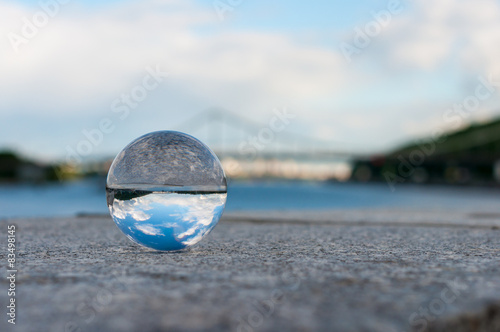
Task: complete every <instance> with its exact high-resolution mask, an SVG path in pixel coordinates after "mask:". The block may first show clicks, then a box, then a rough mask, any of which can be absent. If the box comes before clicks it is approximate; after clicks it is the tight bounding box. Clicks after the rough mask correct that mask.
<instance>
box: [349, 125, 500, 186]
mask: <svg viewBox="0 0 500 332" xmlns="http://www.w3.org/2000/svg"><path fill="white" fill-rule="evenodd" d="M353 180H355V181H387V182H398V183H403V182H416V183H454V184H495V183H497V182H498V180H500V119H497V120H495V121H492V122H489V123H486V124H474V125H471V126H470V127H467V128H465V129H462V130H458V131H455V132H451V133H447V134H445V135H443V136H441V137H436V138H431V137H429V138H427V139H424V140H421V141H419V142H417V143H412V144H408V145H405V146H403V147H402V148H400V149H397V150H395V151H393V152H391V153H389V154H387V155H383V156H376V157H373V158H371V159H370V160H358V161H356V162H355V164H354V170H353Z"/></svg>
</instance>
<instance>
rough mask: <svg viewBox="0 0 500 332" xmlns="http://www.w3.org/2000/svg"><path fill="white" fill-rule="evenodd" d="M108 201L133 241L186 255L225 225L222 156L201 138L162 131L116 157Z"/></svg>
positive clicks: (119, 223)
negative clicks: (223, 222)
mask: <svg viewBox="0 0 500 332" xmlns="http://www.w3.org/2000/svg"><path fill="white" fill-rule="evenodd" d="M106 197H107V204H108V208H109V211H110V214H111V216H112V218H113V220H114V222H115V223H116V225H117V226H118V228H120V230H121V231H122V232H123V233H124V234H125V235H126V236H127V237H128V238H129V239H130V240H132V241H134V242H136V243H138V244H140V245H142V246H145V247H148V248H152V249H156V250H166V251H170V250H181V249H184V248H186V247H189V246H192V245H194V244H196V243H198V242H199V241H200V240H201V239H203V238H204V237H205V236H206V235H207V234H208V233H210V231H211V230H212V229H213V228H214V227H215V226H216V225H217V223H218V222H219V219H220V217H221V216H222V212H223V211H224V206H225V204H226V198H227V185H226V176H225V175H224V170H223V169H222V165H221V163H220V161H219V159H218V158H217V156H216V155H215V154H214V153H213V152H212V150H210V148H209V147H207V146H206V145H205V144H203V143H202V142H201V141H199V140H198V139H196V138H194V137H192V136H190V135H187V134H184V133H180V132H176V131H158V132H153V133H149V134H146V135H144V136H142V137H139V138H138V139H136V140H134V141H133V142H132V143H130V144H129V145H127V146H126V147H125V148H124V149H123V150H122V151H121V152H120V153H119V154H118V155H117V156H116V158H115V160H114V161H113V163H112V165H111V168H110V169H109V173H108V178H107V181H106Z"/></svg>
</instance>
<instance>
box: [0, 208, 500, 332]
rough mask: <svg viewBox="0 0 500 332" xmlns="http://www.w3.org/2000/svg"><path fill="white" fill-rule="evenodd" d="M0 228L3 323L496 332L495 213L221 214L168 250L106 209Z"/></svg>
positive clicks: (30, 327)
mask: <svg viewBox="0 0 500 332" xmlns="http://www.w3.org/2000/svg"><path fill="white" fill-rule="evenodd" d="M9 225H16V232H15V236H16V241H17V242H16V244H17V246H16V248H17V252H16V254H17V262H16V264H17V265H16V268H17V270H18V272H17V275H16V294H15V299H16V304H17V307H16V309H17V317H16V326H11V325H10V324H8V323H7V317H6V316H7V315H5V314H2V316H3V318H2V321H0V330H1V331H18V332H20V331H23V332H24V331H26V332H30V331H40V330H47V331H96V332H99V331H142V332H147V331H159V330H175V331H219V330H227V331H287V330H288V331H299V330H329V331H384V332H386V331H389V332H390V331H397V332H403V331H412V330H417V331H425V330H432V331H438V330H439V331H442V330H445V331H447V330H449V331H495V329H496V331H498V330H500V328H499V327H500V312H499V311H498V307H497V305H498V303H500V278H499V275H500V265H499V264H498V258H499V254H500V215H497V214H495V213H483V214H481V213H465V212H460V211H455V212H451V213H445V212H439V211H433V212H428V213H416V212H409V211H394V210H386V211H382V210H378V211H338V212H326V211H324V212H318V213H315V212H311V211H309V212H307V211H304V212H301V213H298V212H294V213H291V212H290V213H288V214H287V213H282V212H274V213H270V212H265V213H264V212H263V213H247V214H244V213H228V214H226V215H225V217H224V218H223V220H222V221H221V223H220V224H219V225H218V226H217V227H216V228H215V230H214V231H213V232H212V234H211V235H210V236H209V237H208V238H207V239H206V240H205V241H202V242H201V243H200V244H199V245H198V246H197V247H196V248H194V249H191V250H188V251H185V252H179V253H158V252H154V251H150V250H147V249H143V248H141V247H139V246H137V245H134V244H133V243H131V242H130V241H129V240H128V239H126V238H125V237H124V236H123V235H122V234H121V233H120V231H119V230H118V229H117V227H116V226H115V225H114V223H113V221H112V220H111V219H110V218H109V217H107V216H102V217H100V216H94V217H91V216H87V217H85V216H82V217H79V218H57V219H54V218H45V219H10V220H3V221H0V227H1V229H2V232H3V234H6V233H7V227H8V226H9ZM6 250H7V249H6V247H5V246H4V249H3V252H0V258H1V259H2V261H7V251H6ZM4 266H5V265H4ZM3 270H4V274H6V273H7V272H6V269H5V268H4V269H3ZM0 287H2V288H4V290H2V291H0V299H1V303H4V304H5V303H7V301H8V300H9V299H8V298H7V289H8V287H9V282H8V280H7V279H6V278H2V282H1V283H0ZM2 307H4V309H3V310H4V311H5V310H7V309H6V306H4V305H2ZM457 322H459V323H458V325H459V326H460V328H461V330H460V329H458V328H457V325H456V324H457ZM454 324H455V325H454Z"/></svg>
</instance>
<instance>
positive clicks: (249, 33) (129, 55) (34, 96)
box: [0, 0, 500, 153]
mask: <svg viewBox="0 0 500 332" xmlns="http://www.w3.org/2000/svg"><path fill="white" fill-rule="evenodd" d="M208 7H209V9H208V10H207V9H203V8H202V7H200V6H198V5H196V4H195V3H193V2H190V1H184V0H145V1H131V2H116V3H114V4H110V5H107V6H104V7H100V8H99V10H96V9H89V8H84V7H79V6H78V4H77V3H73V2H71V3H70V4H68V5H66V6H64V7H63V8H61V11H60V13H59V14H58V15H57V16H56V17H55V18H53V19H51V21H50V23H49V24H48V25H47V26H46V27H45V28H43V29H41V30H40V32H39V34H38V35H37V36H36V37H35V38H33V40H31V41H30V42H29V44H27V45H21V48H20V52H19V53H18V54H16V53H15V52H14V51H13V49H12V47H11V46H10V44H9V41H8V39H7V38H5V36H6V34H7V33H8V32H17V33H19V32H20V29H21V25H22V21H21V19H22V17H24V16H25V17H31V16H32V15H33V14H34V9H33V8H29V7H24V6H22V5H19V4H15V3H13V2H2V1H1V0H0V35H1V37H2V38H0V51H1V54H2V57H3V59H2V61H0V72H1V73H2V76H1V77H0V90H1V91H2V98H1V99H0V114H2V115H4V114H8V113H10V112H13V111H16V112H17V111H18V110H23V112H24V114H23V116H27V115H30V114H32V115H33V114H36V115H40V114H43V115H45V116H47V117H52V118H55V117H59V116H62V115H64V116H67V115H68V114H72V115H74V116H73V117H72V118H71V121H72V123H73V125H74V122H75V120H74V119H75V118H76V119H78V118H86V119H88V118H89V117H92V118H97V119H98V118H99V117H102V116H107V115H108V114H109V111H110V110H109V107H110V104H111V102H112V101H113V100H114V99H115V98H118V97H119V96H120V95H121V94H122V93H123V92H128V91H129V90H130V88H131V87H133V86H134V85H136V84H138V83H140V80H141V79H142V77H143V76H144V75H145V67H147V66H156V65H157V64H158V65H160V66H161V68H162V69H164V70H166V71H169V72H170V76H169V78H168V79H167V82H166V83H165V86H164V87H162V88H160V89H158V91H155V93H154V95H152V96H151V99H149V98H148V100H147V102H148V104H147V106H145V107H148V110H151V111H150V112H148V113H147V114H148V116H147V117H148V118H149V120H148V119H146V117H144V119H138V118H136V120H137V121H136V120H134V123H129V124H123V125H122V124H120V125H121V126H122V127H126V129H127V130H123V131H128V132H132V131H133V130H136V131H140V132H144V131H145V130H151V129H150V128H151V127H152V125H151V124H150V123H149V122H148V123H147V124H145V123H146V122H147V121H150V122H151V121H155V122H160V123H166V124H165V127H168V126H170V125H172V124H177V123H179V122H180V121H181V120H183V118H182V115H183V114H185V113H187V112H186V109H184V108H182V107H183V105H184V107H186V106H185V105H189V106H190V107H192V108H196V110H192V112H194V111H201V110H203V109H204V108H206V107H210V106H214V105H215V106H224V107H226V108H228V109H230V110H235V111H237V112H245V113H248V114H247V117H251V118H260V120H264V121H266V119H267V116H268V114H269V113H270V111H271V110H272V109H273V108H275V107H281V106H283V105H285V106H287V107H289V108H291V109H294V113H296V114H297V121H296V122H297V123H300V128H305V129H304V130H308V131H309V132H310V135H309V133H306V135H309V136H314V135H316V136H320V137H321V138H323V139H325V140H329V139H336V140H340V141H352V140H353V139H354V140H356V139H357V140H359V141H358V142H355V143H356V144H355V145H365V144H368V145H369V146H371V147H373V146H374V145H373V144H375V143H376V142H377V141H381V140H383V141H384V142H390V141H391V140H395V139H400V138H402V137H403V136H402V133H404V132H411V133H412V134H415V132H416V131H418V130H417V129H418V128H419V127H423V128H425V127H428V124H427V122H426V121H428V119H430V118H440V117H439V116H436V115H435V113H437V112H442V111H443V108H441V107H442V105H443V102H445V103H446V102H449V101H448V100H445V101H443V100H438V101H436V104H435V105H436V106H435V107H430V108H428V109H417V108H416V107H408V106H409V104H412V103H414V100H398V101H393V99H394V94H395V93H397V92H394V91H392V86H395V85H396V86H397V85H401V84H399V81H398V80H403V79H404V80H406V81H405V83H406V85H407V86H410V85H411V84H408V81H411V80H412V79H414V77H415V75H421V74H422V73H425V72H436V71H439V70H440V69H441V68H442V67H443V66H451V67H452V70H455V71H457V72H460V75H462V76H460V78H459V79H457V83H456V84H457V85H460V84H463V82H462V81H461V80H470V78H471V77H473V78H475V77H476V76H477V75H483V76H487V75H489V74H490V73H497V74H498V75H499V76H498V77H499V78H498V79H500V67H499V66H498V65H497V63H498V59H499V58H500V34H499V33H498V31H500V5H499V3H498V2H497V1H495V0H469V1H463V0H462V1H455V0H440V1H430V0H426V1H418V2H412V5H411V6H410V7H409V8H408V9H407V10H406V11H405V12H404V13H402V14H401V15H398V16H397V17H394V19H393V21H392V22H391V24H389V26H388V27H386V28H385V29H384V30H383V31H382V33H381V34H380V36H377V37H376V39H374V40H373V42H372V43H371V44H370V46H368V47H367V48H366V49H363V50H362V53H363V54H361V55H359V57H355V58H354V59H353V62H352V63H351V64H350V65H349V64H348V63H347V62H346V61H345V59H344V58H343V57H342V55H341V54H340V51H339V50H338V47H337V46H338V43H339V42H340V41H338V40H334V35H333V34H332V41H331V42H332V45H330V47H328V45H327V46H325V45H324V44H323V45H320V44H318V45H312V44H310V43H309V44H307V45H306V44H303V43H301V42H299V41H298V38H296V36H295V35H294V33H293V32H290V33H286V32H279V33H278V32H269V31H258V30H252V29H251V28H248V29H246V30H241V29H239V30H235V29H231V28H230V27H229V26H225V25H224V24H222V23H221V22H219V21H218V18H217V15H216V14H215V13H214V12H213V10H212V8H210V6H208ZM375 9H376V8H374V10H375ZM238 10H241V11H243V10H244V9H243V8H240V9H238ZM367 11H369V9H367ZM355 25H356V24H355V22H353V27H354V26H355ZM348 33H349V34H351V33H352V31H349V32H348ZM415 73H417V74H415ZM396 76H397V77H396ZM395 77H396V78H395ZM428 79H429V80H430V79H431V78H428ZM432 79H434V77H433V78H432ZM394 82H396V83H394ZM384 84H387V86H388V88H386V89H381V91H385V92H383V93H384V96H381V98H380V100H381V102H380V104H376V103H370V102H366V101H364V100H365V99H367V98H364V96H366V95H367V92H368V91H371V90H373V88H374V87H379V86H380V85H382V86H385V85H384ZM353 91H354V93H353ZM425 93H431V92H425ZM345 95H348V96H352V97H350V99H349V100H344V101H342V103H341V105H340V106H339V103H338V101H339V99H341V98H342V97H343V96H345ZM418 97H420V95H419V96H418ZM421 97H422V98H421V99H426V97H427V95H425V94H424V95H422V96H421ZM460 100H461V98H458V100H457V102H458V101H460ZM391 101H392V104H391V105H389V106H390V107H387V105H388V104H389V103H391ZM492 103H493V101H492ZM317 104H321V107H319V108H315V107H314V105H317ZM311 105H313V107H311ZM410 106H411V105H410ZM389 108H390V109H399V110H400V112H406V114H405V116H401V117H394V116H390V114H388V111H387V109H389ZM173 110H176V112H178V113H179V114H181V115H179V116H177V117H176V118H175V119H174V120H173V119H172V116H171V115H170V114H171V113H173V112H174V111H173ZM141 111H142V109H141ZM165 113H169V114H168V115H165ZM250 113H251V114H250ZM431 113H434V114H431ZM191 114H192V113H191ZM367 114H370V115H372V116H371V117H368V116H367ZM346 115H347V116H346ZM376 118H380V119H382V120H381V121H380V122H379V121H376ZM408 118H411V119H409V120H408ZM151 119H154V120H151ZM157 119H159V120H157ZM367 119H370V120H369V121H367ZM175 120H177V121H175ZM68 121H69V120H68ZM396 121H397V123H396ZM419 123H425V126H419ZM155 124H156V123H155ZM405 124H406V126H407V127H405ZM96 125H97V124H96ZM127 126H128V127H127ZM9 127H16V131H19V129H17V128H18V127H19V126H18V125H17V124H16V125H15V126H9ZM117 127H118V126H117ZM297 127H299V125H297ZM403 127H405V128H403ZM387 128H396V129H395V130H387ZM397 128H402V129H401V130H400V131H399V132H398V131H397V130H398V129H397ZM154 129H158V128H156V127H155V128H154ZM291 129H293V128H291ZM119 130H120V129H119V128H118V129H117V132H118V131H119ZM74 131H75V134H74V135H75V136H74V137H72V138H70V139H68V140H69V141H72V142H77V141H78V140H79V139H81V134H80V132H79V131H78V130H77V129H75V130H74ZM134 133H135V131H134ZM14 134H15V133H14ZM40 135H47V134H46V133H43V132H41V133H39V136H40ZM53 135H54V136H56V135H57V133H56V132H54V133H53ZM117 135H119V134H117ZM6 136H7V135H6ZM11 136H12V137H14V136H13V134H12V135H11ZM29 136H31V137H36V136H37V135H36V134H35V135H32V133H30V135H27V134H26V133H19V136H18V137H19V139H21V138H22V139H27V138H26V137H29ZM15 137H17V136H15ZM115 137H116V136H115ZM366 137H377V138H378V139H377V140H366ZM361 140H363V141H361ZM37 141H39V140H38V139H37ZM61 141H63V143H60V144H62V145H61V146H60V147H59V149H60V151H61V153H64V151H65V147H66V144H67V142H66V140H61ZM118 141H119V140H117V139H115V140H114V142H118ZM106 142H107V143H108V142H110V141H106ZM33 144H34V145H35V144H38V143H37V142H33ZM110 144H111V143H110ZM113 144H115V143H113ZM116 144H117V145H118V146H121V145H123V142H119V143H116ZM47 145H50V144H45V146H47ZM52 145H54V144H52ZM113 149H117V147H116V146H113ZM34 150H35V149H34ZM110 150H112V149H111V148H110ZM96 151H98V149H96ZM106 152H108V151H106Z"/></svg>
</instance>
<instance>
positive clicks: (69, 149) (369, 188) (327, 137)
mask: <svg viewBox="0 0 500 332" xmlns="http://www.w3.org/2000/svg"><path fill="white" fill-rule="evenodd" d="M0 36H1V38H0V51H1V52H0V54H1V61H0V73H1V75H0V91H1V92H0V218H9V217H19V216H31V217H33V216H56V215H74V214H78V213H106V211H107V208H106V200H105V191H104V184H105V177H106V174H107V170H108V168H109V166H110V164H111V162H112V160H113V158H114V156H115V155H116V154H117V153H118V152H119V151H120V150H121V149H122V148H123V147H125V146H126V145H127V144H128V143H129V142H131V141H132V140H134V139H135V138H137V137H139V136H141V135H143V134H146V133H148V132H152V131H157V130H178V131H183V132H186V133H188V134H191V135H193V136H195V137H197V138H199V139H201V140H202V141H203V142H205V143H206V144H207V145H209V146H210V147H211V148H212V149H213V150H214V151H215V152H216V153H217V155H218V156H219V158H220V159H221V161H222V163H223V165H224V169H225V171H226V174H227V175H228V177H229V179H230V187H229V199H228V205H227V210H229V211H238V210H267V209H269V210H290V209H311V210H313V209H353V208H358V209H359V208H406V209H443V208H444V209H449V208H464V209H470V210H478V211H492V210H495V211H496V210H499V208H498V207H497V206H498V197H499V194H500V190H499V188H500V186H499V183H500V103H499V102H500V93H499V92H500V91H499V90H500V65H499V64H498V59H500V1H497V0H439V1H430V0H429V1H425V0H422V1H398V0H390V1H378V0H369V1H368V0H359V1H356V2H352V3H350V2H345V1H327V0H317V1H314V2H304V1H285V0H276V1H272V2H269V1H261V0H253V1H246V0H239V1H235V0H232V1H229V0H214V1H211V0H210V1H201V0H143V1H116V0H107V1H106V0H105V1H93V0H92V1H85V2H83V1H76V0H74V1H68V0H64V1H63V0H45V1H28V0H16V1H13V0H12V1H9V0H1V1H0Z"/></svg>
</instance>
